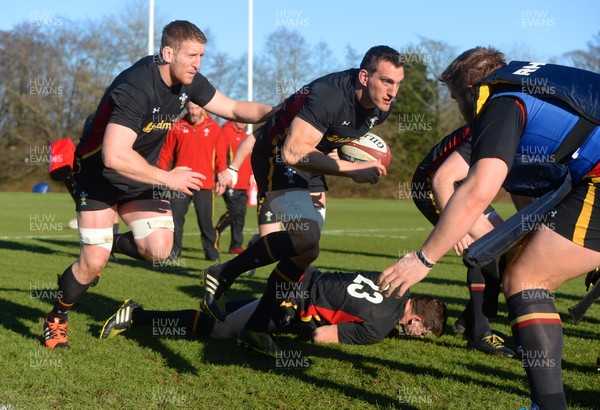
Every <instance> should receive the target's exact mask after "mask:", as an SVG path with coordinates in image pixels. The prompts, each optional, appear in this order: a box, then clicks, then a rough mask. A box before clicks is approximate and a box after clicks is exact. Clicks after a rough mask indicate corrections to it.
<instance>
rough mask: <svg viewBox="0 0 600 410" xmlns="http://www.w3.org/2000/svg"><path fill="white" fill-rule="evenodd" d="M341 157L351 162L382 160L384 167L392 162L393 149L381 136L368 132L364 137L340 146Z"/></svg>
mask: <svg viewBox="0 0 600 410" xmlns="http://www.w3.org/2000/svg"><path fill="white" fill-rule="evenodd" d="M338 155H339V157H340V159H343V160H345V161H350V162H364V161H377V160H379V161H381V163H382V164H383V166H384V167H386V168H387V167H388V166H389V165H390V162H392V151H390V147H389V146H388V144H387V143H386V142H385V141H384V140H383V139H382V138H381V137H379V136H377V135H375V134H371V133H370V132H367V133H366V134H365V135H363V136H362V137H360V138H358V139H356V140H354V141H350V142H349V143H347V144H345V145H342V146H341V147H340V148H338Z"/></svg>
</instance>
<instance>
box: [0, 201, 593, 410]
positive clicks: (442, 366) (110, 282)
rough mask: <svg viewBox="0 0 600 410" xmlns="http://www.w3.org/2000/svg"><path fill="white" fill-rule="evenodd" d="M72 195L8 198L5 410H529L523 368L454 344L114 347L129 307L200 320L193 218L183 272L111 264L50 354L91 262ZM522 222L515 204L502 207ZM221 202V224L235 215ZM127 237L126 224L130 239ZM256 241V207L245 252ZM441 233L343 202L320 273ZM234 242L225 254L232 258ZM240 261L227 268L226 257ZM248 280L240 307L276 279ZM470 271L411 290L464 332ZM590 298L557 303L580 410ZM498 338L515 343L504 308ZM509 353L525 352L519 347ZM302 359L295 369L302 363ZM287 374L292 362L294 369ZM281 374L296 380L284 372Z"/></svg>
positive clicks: (388, 209) (412, 219)
mask: <svg viewBox="0 0 600 410" xmlns="http://www.w3.org/2000/svg"><path fill="white" fill-rule="evenodd" d="M73 208H74V207H73V203H72V200H71V198H70V197H68V196H67V195H63V194H46V195H43V194H30V193H2V194H0V209H2V212H1V214H0V260H1V261H2V262H1V269H0V284H1V285H0V298H1V299H2V300H1V302H2V304H1V309H0V315H1V320H0V358H1V362H0V363H1V364H2V382H1V383H0V408H2V406H4V408H10V409H53V408H57V409H96V408H108V409H159V408H160V409H163V408H169V409H187V408H194V409H200V408H209V407H211V408H215V409H218V408H243V409H250V408H261V409H262V408H279V409H297V408H323V409H345V408H360V409H367V408H418V409H420V408H427V409H472V408H499V409H518V408H520V407H523V406H527V405H528V400H527V395H528V388H527V381H526V377H525V372H524V371H523V369H522V368H521V365H520V363H519V361H518V360H514V359H513V360H511V359H507V358H503V357H493V356H488V355H485V354H483V353H479V352H470V351H468V350H467V349H466V348H465V341H464V340H461V339H460V338H458V337H455V336H452V335H445V336H443V337H441V338H439V339H435V338H431V339H427V340H425V341H417V340H399V339H394V340H392V339H388V340H385V341H384V342H382V343H379V344H377V345H373V346H331V345H322V344H314V343H310V342H306V341H305V340H303V339H301V338H298V337H296V336H294V335H291V334H283V335H280V336H277V343H278V344H279V346H280V348H282V349H283V350H284V351H286V352H287V354H288V355H289V356H292V355H295V356H299V359H298V360H294V363H293V364H294V366H291V365H288V366H287V367H285V366H283V363H282V361H280V362H277V361H276V360H275V359H263V358H262V357H260V356H258V355H256V354H254V353H252V352H250V351H246V350H244V349H241V348H238V347H237V346H236V343H235V342H234V341H225V342H223V341H211V340H208V339H199V338H195V337H193V336H190V335H187V337H171V338H164V337H156V336H153V335H152V330H151V329H150V328H146V329H134V330H131V331H129V332H126V333H125V334H123V335H121V336H118V337H116V338H114V339H112V340H109V341H101V340H99V339H98V334H99V331H100V329H101V326H102V324H103V322H104V320H105V319H106V318H108V317H109V316H110V315H111V314H112V313H114V311H115V310H116V309H117V308H118V307H119V305H120V304H121V303H122V301H123V300H124V299H126V298H135V300H137V301H138V302H139V303H140V304H142V305H143V306H144V307H146V308H149V309H194V308H197V307H198V299H199V295H200V293H201V286H200V280H199V277H200V273H201V270H202V269H203V268H204V267H207V266H209V262H207V261H205V260H204V259H203V258H202V255H203V252H201V250H200V239H199V236H198V234H197V233H198V227H197V225H196V222H195V219H194V217H193V215H194V214H193V212H192V211H190V212H191V213H190V214H188V220H187V223H186V229H185V232H186V235H185V237H184V246H185V251H184V255H183V259H182V260H181V261H180V262H178V263H176V264H172V265H171V266H165V265H155V266H152V264H150V263H147V264H144V263H141V262H138V261H134V260H132V259H129V258H127V257H125V256H123V257H121V258H120V260H119V263H111V264H110V265H109V266H108V267H107V268H106V269H105V270H104V271H103V272H102V279H101V280H100V284H99V285H98V286H97V287H95V288H92V289H90V291H89V292H88V293H87V294H86V295H85V296H84V297H83V298H82V300H81V301H80V303H79V304H78V305H77V307H76V308H75V309H74V311H73V312H72V313H71V315H70V325H69V342H70V344H71V346H72V348H71V349H70V350H63V351H51V350H49V349H46V348H43V347H42V346H41V335H42V320H43V317H44V315H45V314H46V313H47V312H48V311H49V310H50V308H51V299H52V297H53V292H56V275H57V274H60V273H62V271H63V270H64V269H65V268H66V267H67V266H68V265H69V264H70V263H72V262H73V261H74V260H75V259H76V258H77V256H78V240H77V234H76V231H73V230H70V229H68V228H67V222H68V221H69V219H71V218H72V217H73V216H74V211H73ZM498 208H499V210H500V212H501V213H503V214H505V215H507V214H510V212H511V208H510V207H509V206H507V205H498ZM223 209H224V207H223V205H222V200H221V199H217V200H216V211H215V214H216V217H218V216H219V215H220V214H221V212H222V211H223ZM124 228H125V227H124V226H122V229H124ZM255 230H256V221H255V217H254V208H250V210H249V213H248V217H247V225H246V232H245V233H246V239H249V238H250V236H251V235H252V234H253V233H254V231H255ZM429 231H430V226H429V225H428V223H427V222H426V221H425V219H424V218H423V217H422V216H421V215H420V214H419V213H418V211H417V210H416V208H415V207H414V205H413V204H412V203H410V202H407V201H393V200H330V201H329V203H328V213H327V222H326V224H325V227H324V232H323V235H322V239H321V248H322V250H321V255H320V257H319V259H318V260H317V262H316V264H315V265H316V266H317V267H319V268H321V269H322V270H354V269H362V270H381V269H383V268H385V267H387V266H389V265H390V264H391V263H392V262H393V261H394V260H395V259H396V258H397V257H398V256H399V255H402V254H404V253H405V252H408V251H411V250H414V249H416V248H417V247H418V246H419V245H420V244H421V243H422V241H423V240H424V238H425V237H426V235H427V234H428V232H429ZM228 244H229V234H228V233H227V234H224V236H223V238H222V239H221V246H222V247H223V248H227V246H228ZM230 257H231V256H230V255H226V254H225V255H223V259H224V260H227V259H229V258H230ZM269 272H270V271H269V269H268V268H261V269H259V270H258V272H257V274H256V275H255V276H254V277H252V278H249V277H247V276H245V275H244V276H242V277H240V279H239V280H238V281H237V282H236V284H235V286H234V289H233V290H232V292H230V296H229V297H230V298H238V297H246V296H258V295H259V294H260V293H261V291H262V289H263V287H264V284H265V279H266V277H267V276H268V273H269ZM465 277H466V275H465V268H464V267H463V265H462V263H461V260H460V259H459V258H458V257H456V256H453V255H450V254H449V255H447V256H446V257H445V258H444V259H443V260H442V261H441V262H440V263H438V264H437V265H436V266H435V268H434V269H433V270H432V272H431V274H430V275H429V277H428V278H427V279H426V280H425V281H424V282H423V283H421V284H418V285H417V286H415V287H414V288H413V290H412V291H413V293H415V294H417V293H421V294H422V293H429V294H433V295H435V296H438V297H441V298H443V299H444V300H445V302H446V303H447V305H448V308H449V313H450V319H449V324H450V325H451V324H452V323H453V322H454V320H455V319H456V318H457V316H458V315H459V314H460V312H461V311H462V309H463V308H464V306H465V304H466V302H467V299H468V293H467V289H466V287H465ZM584 294H585V288H584V285H583V278H581V279H577V280H574V281H571V282H570V283H567V284H565V285H564V286H563V287H562V288H561V289H559V290H558V291H557V292H556V304H557V306H558V309H559V312H560V314H561V316H562V318H563V321H564V331H565V335H566V337H565V349H564V350H565V353H564V360H563V368H564V371H563V376H564V382H565V386H566V391H567V397H568V400H569V404H570V407H571V408H573V409H584V408H587V409H589V408H598V406H599V404H598V386H599V383H600V381H599V377H600V374H598V373H597V372H596V368H595V361H596V357H597V356H598V355H599V353H600V352H599V350H598V342H597V340H598V338H599V335H600V329H599V328H598V324H599V323H600V319H599V318H600V308H599V306H598V304H596V305H595V306H592V308H591V309H590V311H589V312H588V315H587V317H586V318H585V319H584V321H583V322H581V323H579V324H577V325H575V324H573V322H572V320H571V319H570V317H569V314H568V311H567V308H568V307H569V306H571V305H573V304H574V303H576V302H577V301H578V300H579V299H580V298H581V297H583V296H584ZM500 298H501V303H500V315H501V316H500V317H498V318H495V319H492V325H493V327H494V328H496V329H498V330H500V331H502V332H504V333H506V334H510V329H509V327H508V326H507V322H506V317H507V315H506V308H505V305H504V298H503V297H502V296H501V297H500ZM508 344H509V346H511V347H512V348H513V349H515V346H514V345H512V343H511V341H510V340H509V341H508ZM295 356H294V357H295ZM289 363H290V362H289V361H288V364H289ZM282 366H283V367H282Z"/></svg>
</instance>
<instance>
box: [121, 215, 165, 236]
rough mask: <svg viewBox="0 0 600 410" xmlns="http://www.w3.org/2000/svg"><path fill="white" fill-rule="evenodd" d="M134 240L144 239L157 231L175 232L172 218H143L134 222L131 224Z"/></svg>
mask: <svg viewBox="0 0 600 410" xmlns="http://www.w3.org/2000/svg"><path fill="white" fill-rule="evenodd" d="M129 227H130V228H131V232H133V238H134V239H144V238H145V237H147V236H148V235H150V234H151V233H152V232H154V231H156V230H157V229H168V230H170V231H171V232H173V231H174V230H175V225H174V224H173V217H172V216H157V217H154V218H143V219H138V220H137V221H132V222H131V223H130V224H129Z"/></svg>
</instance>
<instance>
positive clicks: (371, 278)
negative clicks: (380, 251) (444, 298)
mask: <svg viewBox="0 0 600 410" xmlns="http://www.w3.org/2000/svg"><path fill="white" fill-rule="evenodd" d="M379 275H380V272H358V273H341V272H335V273H330V272H314V273H310V274H307V275H305V276H304V277H303V278H302V279H301V281H300V282H299V285H296V286H297V287H295V289H297V290H296V291H294V292H289V294H290V296H294V297H292V298H290V299H292V302H294V303H295V304H297V305H298V315H299V320H301V321H302V322H305V323H309V324H311V325H312V326H322V325H332V324H337V326H338V338H339V341H340V343H347V344H372V343H377V342H379V341H381V340H383V339H384V338H385V337H386V336H387V335H388V334H389V333H390V332H391V331H392V330H393V329H394V327H395V326H396V325H397V324H398V322H399V321H400V319H401V318H402V316H403V315H404V309H405V307H406V302H407V300H408V298H409V292H406V293H405V294H404V296H402V298H401V299H400V300H398V299H396V298H386V297H384V296H383V295H382V294H381V293H380V292H379V291H378V290H377V289H378V287H377V285H376V281H377V278H378V277H379ZM290 286H293V285H292V284H290ZM284 294H285V292H282V296H285V295H284Z"/></svg>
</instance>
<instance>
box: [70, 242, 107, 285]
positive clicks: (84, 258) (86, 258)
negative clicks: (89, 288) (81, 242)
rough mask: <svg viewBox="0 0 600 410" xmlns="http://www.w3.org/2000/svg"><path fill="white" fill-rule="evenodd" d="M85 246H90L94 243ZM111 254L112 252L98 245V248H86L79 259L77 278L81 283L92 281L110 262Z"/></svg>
mask: <svg viewBox="0 0 600 410" xmlns="http://www.w3.org/2000/svg"><path fill="white" fill-rule="evenodd" d="M85 246H86V247H90V246H93V245H85ZM109 256H110V252H108V251H106V250H105V249H102V248H98V247H97V248H96V249H94V250H92V249H91V248H86V249H85V251H84V252H82V254H81V257H80V258H79V260H78V264H77V265H78V267H77V272H76V276H77V279H78V280H79V281H80V282H81V283H88V282H91V281H92V280H93V279H94V278H95V277H96V276H97V275H98V273H99V272H101V271H102V269H104V266H106V263H107V262H108V258H109ZM74 273H75V272H74Z"/></svg>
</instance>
